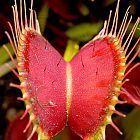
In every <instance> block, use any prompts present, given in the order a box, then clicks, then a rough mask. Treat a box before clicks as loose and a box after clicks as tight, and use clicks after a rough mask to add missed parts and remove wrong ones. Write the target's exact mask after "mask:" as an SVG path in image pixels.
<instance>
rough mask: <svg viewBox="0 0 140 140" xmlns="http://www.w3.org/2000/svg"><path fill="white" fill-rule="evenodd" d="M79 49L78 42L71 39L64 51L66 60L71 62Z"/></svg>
mask: <svg viewBox="0 0 140 140" xmlns="http://www.w3.org/2000/svg"><path fill="white" fill-rule="evenodd" d="M78 51H79V45H78V44H77V42H75V41H72V40H69V41H68V43H67V47H66V50H65V53H64V60H65V61H67V62H69V61H70V60H71V59H72V58H73V57H74V56H75V55H76V54H77V53H78Z"/></svg>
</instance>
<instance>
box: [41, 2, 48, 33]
mask: <svg viewBox="0 0 140 140" xmlns="http://www.w3.org/2000/svg"><path fill="white" fill-rule="evenodd" d="M48 11H49V8H48V6H47V4H44V5H43V6H42V8H41V10H40V12H39V14H38V20H39V23H40V30H41V33H44V31H45V28H46V22H47V18H48Z"/></svg>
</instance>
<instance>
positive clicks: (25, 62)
mask: <svg viewBox="0 0 140 140" xmlns="http://www.w3.org/2000/svg"><path fill="white" fill-rule="evenodd" d="M119 2H120V0H118V2H117V6H116V11H115V14H114V15H112V11H111V12H110V14H109V18H108V20H106V21H105V22H104V27H103V29H102V30H101V31H100V32H99V34H98V35H97V36H96V37H95V38H93V39H92V40H91V41H89V42H88V43H87V44H85V45H84V46H83V47H82V49H80V50H79V52H78V53H77V54H76V55H75V56H74V57H73V58H72V59H71V61H69V62H67V61H65V60H64V58H63V57H62V56H61V55H60V54H59V53H58V52H57V51H56V50H55V49H54V48H53V47H52V45H51V44H50V43H49V42H48V40H46V39H45V38H43V36H42V35H41V33H40V27H39V22H38V19H37V16H36V14H35V13H34V11H33V8H32V7H33V0H31V8H30V18H29V21H28V20H27V14H26V11H27V8H26V2H25V0H24V1H22V0H20V11H18V10H17V9H18V8H17V3H16V0H15V5H14V6H13V7H12V9H13V15H14V23H15V26H14V27H12V28H11V32H12V31H13V30H14V32H12V35H10V34H9V33H7V35H8V37H9V36H11V37H9V40H10V42H12V44H14V47H13V49H14V50H15V55H16V58H17V62H16V61H15V60H14V58H13V57H12V55H10V57H11V59H12V61H13V63H14V64H15V66H16V68H17V70H18V73H16V72H15V74H16V75H18V77H19V79H20V82H21V84H20V85H16V84H11V86H13V87H17V88H19V89H21V91H22V93H23V98H19V100H23V101H24V102H25V104H26V110H25V113H24V114H23V116H22V118H24V117H25V116H26V115H27V114H28V113H29V114H30V120H29V122H28V124H27V126H26V128H25V129H24V133H25V132H26V131H27V130H28V128H29V127H30V125H31V124H32V123H33V126H34V127H33V130H32V132H31V134H30V136H29V137H28V140H30V139H31V138H32V136H33V134H34V133H35V131H37V132H38V139H41V140H42V139H43V140H45V139H46V140H49V139H51V138H53V137H54V136H55V135H57V134H58V133H59V132H61V131H62V130H63V129H64V128H65V126H66V125H68V126H69V127H70V128H71V129H72V131H74V132H75V133H76V134H77V135H79V136H80V137H81V138H82V139H83V140H93V139H94V140H103V139H105V129H106V126H107V125H108V124H110V125H112V126H113V127H114V128H115V129H116V130H117V131H118V132H119V133H120V134H122V132H121V131H120V130H119V128H118V127H117V126H116V125H115V124H114V123H113V121H112V119H111V116H112V114H113V113H115V114H118V115H120V116H122V117H125V115H124V114H122V113H120V112H119V111H117V110H116V109H115V105H116V104H117V103H121V104H122V102H121V101H119V99H118V96H119V95H120V93H121V92H124V91H123V89H122V85H123V84H124V83H125V77H126V75H127V73H129V72H130V71H129V72H127V73H126V72H125V70H126V69H127V68H128V67H129V66H130V64H131V63H132V61H133V60H134V59H135V58H136V56H137V55H138V53H139V52H140V49H138V50H137V51H136V52H135V53H134V56H133V57H132V58H131V59H130V60H129V61H128V59H129V57H130V54H131V53H132V52H133V50H134V49H135V48H136V46H137V44H138V43H139V39H138V41H137V42H136V44H135V45H134V47H133V48H132V51H131V50H130V52H131V53H128V48H129V46H130V43H131V40H132V38H133V36H134V33H135V31H136V30H137V26H138V24H139V21H140V19H139V18H138V19H137V21H136V22H135V24H134V26H133V28H132V30H131V31H130V34H129V35H128V37H127V38H126V40H125V39H124V36H125V34H126V31H127V29H128V27H129V24H130V22H131V19H132V17H131V16H130V17H129V8H128V9H127V11H126V13H125V15H124V19H123V21H122V24H121V26H120V27H118V17H119V13H118V12H119ZM20 17H21V18H20ZM22 17H23V18H22ZM112 18H113V20H112ZM5 49H6V51H7V52H8V48H7V47H5ZM134 67H135V66H134ZM134 67H133V68H134ZM133 68H132V69H133ZM124 103H125V102H124Z"/></svg>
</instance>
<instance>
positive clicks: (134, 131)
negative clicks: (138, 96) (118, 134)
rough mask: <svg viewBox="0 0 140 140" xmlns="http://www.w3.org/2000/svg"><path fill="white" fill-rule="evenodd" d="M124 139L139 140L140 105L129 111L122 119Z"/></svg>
mask: <svg viewBox="0 0 140 140" xmlns="http://www.w3.org/2000/svg"><path fill="white" fill-rule="evenodd" d="M122 126H123V128H124V135H125V140H140V107H135V108H134V109H133V111H132V112H131V113H129V114H128V115H127V117H126V118H125V119H123V120H122Z"/></svg>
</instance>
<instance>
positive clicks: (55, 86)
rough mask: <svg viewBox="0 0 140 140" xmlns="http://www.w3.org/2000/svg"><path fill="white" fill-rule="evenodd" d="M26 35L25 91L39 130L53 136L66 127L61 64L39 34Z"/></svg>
mask: <svg viewBox="0 0 140 140" xmlns="http://www.w3.org/2000/svg"><path fill="white" fill-rule="evenodd" d="M26 36H27V38H25V42H26V47H25V50H24V51H23V55H24V59H25V60H24V62H25V63H24V66H25V69H26V72H27V73H28V74H27V76H28V78H27V80H26V84H27V85H26V87H25V88H26V89H25V92H26V93H28V96H29V97H30V102H31V106H32V107H31V108H32V110H33V113H34V114H35V116H36V118H37V120H38V121H39V124H40V126H41V128H42V129H43V131H45V132H47V135H49V136H53V135H55V134H57V133H58V132H59V131H60V130H62V128H64V127H65V125H66V96H65V95H66V93H65V88H66V87H65V85H66V84H65V83H66V80H65V77H66V73H65V62H64V60H63V58H62V56H61V55H60V54H59V53H58V52H57V51H56V50H55V49H54V48H53V47H52V46H51V45H50V44H49V42H47V41H46V40H44V38H43V37H42V36H40V35H39V34H37V33H35V32H32V31H29V32H28V33H27V35H26ZM27 42H28V43H27ZM22 71H24V70H22Z"/></svg>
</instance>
